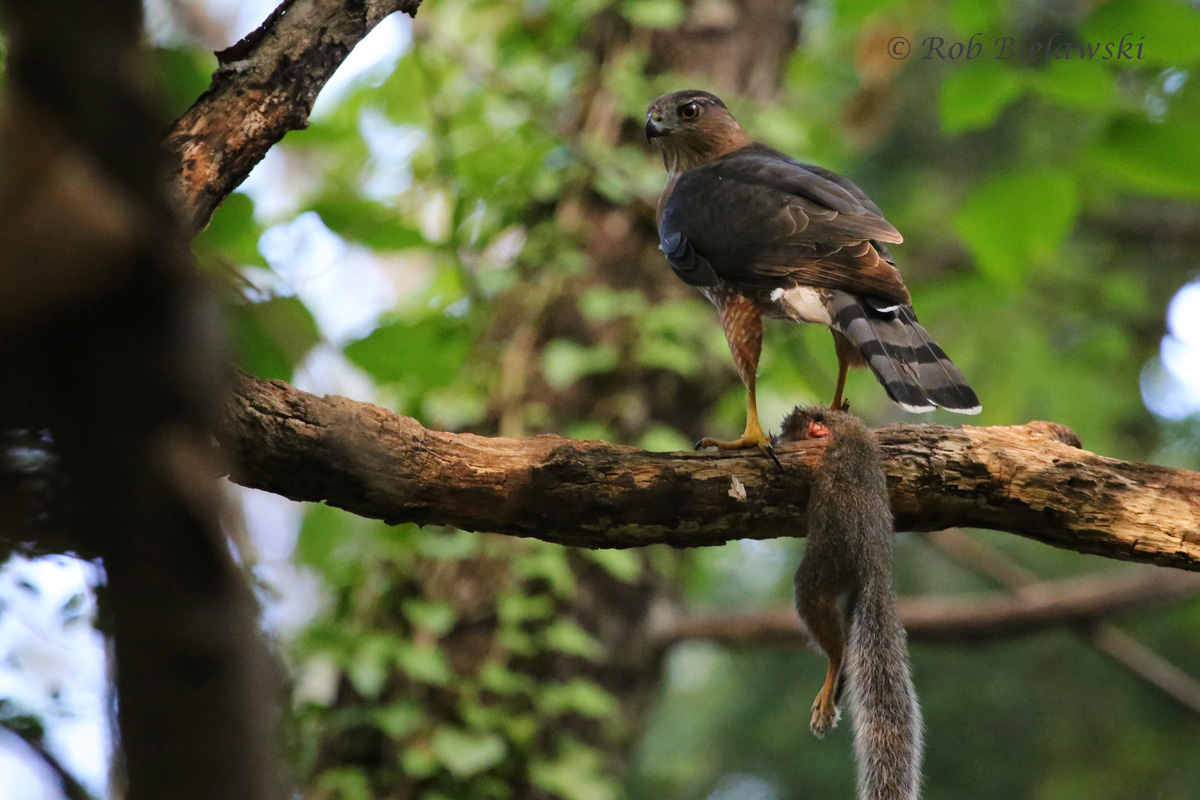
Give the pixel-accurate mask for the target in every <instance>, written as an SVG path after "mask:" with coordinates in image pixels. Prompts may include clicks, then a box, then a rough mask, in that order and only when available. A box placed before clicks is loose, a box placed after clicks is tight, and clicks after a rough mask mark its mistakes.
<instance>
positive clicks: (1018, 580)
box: [927, 528, 1200, 714]
mask: <svg viewBox="0 0 1200 800" xmlns="http://www.w3.org/2000/svg"><path fill="white" fill-rule="evenodd" d="M927 538H928V540H929V542H930V544H932V545H933V546H934V547H935V548H937V549H938V550H939V551H940V552H942V553H943V554H944V555H946V556H948V557H950V558H952V559H954V560H955V561H957V562H958V563H960V564H962V565H963V566H965V567H966V568H967V569H970V570H971V571H972V572H975V573H977V574H980V575H986V576H988V577H990V578H991V579H992V580H994V581H996V582H997V583H999V584H1001V585H1002V586H1006V587H1008V588H1009V589H1011V590H1012V591H1014V592H1017V593H1023V592H1025V591H1027V589H1028V588H1029V587H1031V586H1036V585H1037V582H1038V577H1037V575H1035V574H1034V573H1033V572H1030V571H1029V570H1027V569H1025V568H1024V567H1022V566H1020V565H1019V564H1016V563H1014V562H1013V561H1012V560H1010V559H1009V558H1008V556H1006V555H1005V554H1004V553H1001V552H1000V551H998V550H996V549H995V548H992V547H989V546H988V545H986V544H984V543H983V542H981V541H979V540H978V539H975V538H972V537H970V536H968V535H967V534H966V533H964V532H963V531H961V530H958V529H957V528H951V529H948V530H944V531H937V532H935V533H931V534H929V535H928V537H927ZM1162 588H1163V590H1164V591H1165V592H1167V593H1168V594H1171V595H1172V596H1173V587H1172V586H1171V585H1170V583H1169V582H1168V584H1166V585H1164V586H1163V587H1162ZM1196 589H1197V590H1198V591H1200V584H1197V587H1196ZM1075 631H1076V633H1077V635H1078V636H1079V637H1080V638H1081V639H1082V640H1083V641H1085V642H1087V643H1089V644H1090V645H1092V646H1093V647H1095V648H1096V649H1097V650H1098V651H1100V652H1101V653H1103V654H1104V655H1106V656H1108V657H1109V658H1111V659H1112V660H1113V661H1115V662H1117V663H1118V664H1120V665H1121V666H1122V667H1124V668H1125V669H1126V670H1128V671H1129V672H1130V674H1132V675H1133V676H1134V677H1136V678H1138V679H1139V680H1142V681H1145V682H1146V683H1148V684H1150V685H1151V686H1153V687H1154V688H1156V689H1158V690H1159V691H1160V692H1162V693H1163V694H1164V695H1165V696H1167V697H1168V698H1170V699H1171V700H1173V701H1174V702H1176V703H1178V704H1179V705H1181V706H1183V707H1184V708H1186V709H1187V710H1189V711H1191V712H1192V713H1193V714H1200V681H1197V680H1196V679H1194V678H1192V677H1191V676H1190V675H1188V674H1187V673H1186V672H1184V671H1183V670H1181V669H1180V668H1179V667H1177V666H1175V665H1174V664H1172V663H1171V662H1170V661H1169V660H1167V659H1166V658H1163V657H1162V656H1161V655H1159V654H1158V653H1156V652H1154V651H1153V650H1152V649H1150V648H1149V647H1147V646H1146V645H1144V644H1142V643H1141V642H1139V641H1138V640H1137V639H1135V638H1133V637H1132V636H1130V635H1129V634H1128V633H1126V632H1125V631H1123V630H1121V629H1120V628H1118V627H1117V626H1116V625H1113V624H1112V623H1111V622H1106V621H1103V620H1101V621H1093V622H1092V623H1091V624H1087V625H1077V626H1076V628H1075Z"/></svg>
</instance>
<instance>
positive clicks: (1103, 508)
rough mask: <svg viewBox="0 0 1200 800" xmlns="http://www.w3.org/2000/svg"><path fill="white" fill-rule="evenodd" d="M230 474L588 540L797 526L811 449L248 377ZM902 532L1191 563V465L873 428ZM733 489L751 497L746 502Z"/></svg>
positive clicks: (292, 492)
mask: <svg viewBox="0 0 1200 800" xmlns="http://www.w3.org/2000/svg"><path fill="white" fill-rule="evenodd" d="M224 435H225V437H226V447H228V448H229V449H230V450H231V451H232V452H231V460H232V461H233V462H234V463H236V464H237V465H238V466H237V469H236V472H235V474H234V476H233V477H234V479H235V480H237V481H238V482H239V483H242V484H243V485H246V486H250V487H254V488H259V489H266V490H268V491H272V492H276V493H278V494H282V495H284V496H286V497H290V498H292V499H293V500H309V501H325V502H327V503H329V504H330V505H334V506H338V507H339V508H344V509H346V510H348V511H351V512H353V513H355V514H359V515H361V516H366V517H374V518H378V519H383V520H386V521H388V522H392V523H400V522H417V523H422V524H438V525H453V526H456V527H459V528H465V529H468V530H485V531H493V532H497V533H507V534H512V535H517V536H529V537H534V538H538V539H544V540H547V541H554V542H560V543H562V544H570V545H581V546H586V547H633V546H638V545H646V544H653V543H667V544H671V545H675V546H679V547H690V546H696V545H710V544H719V543H722V542H726V541H729V540H731V539H740V538H747V537H750V538H760V539H761V538H771V537H776V536H802V535H804V532H805V505H806V504H807V501H808V485H809V480H810V479H811V475H812V468H813V466H814V465H815V463H816V462H817V459H818V458H819V454H820V452H821V447H822V445H821V444H819V443H805V444H797V445H787V446H785V447H782V448H780V459H781V460H782V462H783V465H784V467H785V469H786V474H784V475H779V474H778V472H777V471H776V470H775V469H774V466H773V465H772V464H771V463H770V462H769V461H768V460H766V459H764V458H762V456H760V455H759V454H758V453H757V452H751V453H740V454H723V455H715V454H703V453H648V452H645V451H642V450H637V449H635V448H631V447H621V446H617V445H611V444H605V443H602V442H584V441H574V440H570V439H563V438H560V437H558V436H538V437H535V438H529V439H509V438H485V437H481V436H474V435H471V434H451V433H441V432H437V431H430V430H426V429H425V428H423V427H421V425H420V424H418V423H417V422H416V421H415V420H412V419H409V418H407V417H402V416H399V415H397V414H393V413H391V412H389V411H387V410H385V409H382V408H379V407H377V406H373V405H370V404H367V403H356V402H354V401H352V400H347V399H345V398H341V397H325V398H321V397H316V396H315V395H311V394H308V393H306V392H301V391H299V390H297V389H295V388H293V387H291V386H289V385H287V384H285V383H282V382H279V381H262V380H258V379H254V378H249V377H245V378H243V379H242V380H241V381H240V383H239V385H238V391H237V393H236V394H235V396H234V397H233V398H232V399H231V400H230V403H229V405H228V407H227V411H226V418H225V423H224ZM878 435H879V441H880V444H881V446H882V448H883V452H884V459H885V462H886V463H885V468H886V470H887V473H888V483H889V488H890V490H891V495H892V504H893V507H894V509H895V512H896V523H897V527H898V528H899V529H901V530H936V529H939V528H945V527H948V526H951V525H959V526H965V527H981V528H992V529H996V530H1004V531H1010V532H1012V533H1017V534H1020V535H1022V536H1027V537H1029V538H1031V539H1037V540H1039V541H1042V542H1046V543H1047V544H1052V545H1054V546H1056V547H1063V548H1066V549H1070V550H1078V551H1080V552H1086V553H1096V554H1099V555H1104V556H1108V557H1111V558H1118V559H1122V560H1127V561H1145V562H1150V563H1155V564H1161V565H1169V566H1176V567H1182V568H1186V569H1200V474H1196V473H1192V472H1187V471H1184V470H1175V469H1168V468H1166V467H1159V466H1153V465H1149V464H1137V463H1129V462H1123V461H1118V460H1116V459H1111V458H1105V457H1103V456H1098V455H1095V454H1094V453H1089V452H1087V451H1085V450H1081V449H1079V448H1078V447H1076V446H1073V444H1071V443H1068V442H1075V441H1077V440H1075V439H1074V434H1072V433H1071V432H1070V431H1069V430H1067V429H1065V428H1062V427H1061V426H1055V425H1051V424H1049V423H1036V422H1035V423H1030V424H1029V425H1021V426H1015V427H993V428H976V427H969V426H964V427H946V426H936V425H893V426H889V427H887V428H883V429H881V430H879V431H878ZM739 484H740V486H741V487H744V491H745V495H744V499H739V498H740V496H741V492H740V491H738V490H737V486H738V485H739Z"/></svg>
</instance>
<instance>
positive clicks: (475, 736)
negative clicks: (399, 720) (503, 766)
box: [432, 726, 508, 778]
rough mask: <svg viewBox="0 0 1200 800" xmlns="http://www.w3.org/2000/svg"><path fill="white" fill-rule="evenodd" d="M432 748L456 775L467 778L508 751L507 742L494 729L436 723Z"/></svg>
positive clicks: (495, 762) (490, 764) (484, 768)
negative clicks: (483, 730) (479, 730)
mask: <svg viewBox="0 0 1200 800" xmlns="http://www.w3.org/2000/svg"><path fill="white" fill-rule="evenodd" d="M432 744H433V752H434V754H436V755H437V758H438V760H439V761H440V762H441V763H442V765H443V766H445V767H446V769H447V770H449V771H450V773H451V774H452V775H454V776H455V777H457V778H469V777H471V776H472V775H477V774H479V773H480V772H483V771H484V770H486V769H488V768H489V767H494V766H495V765H497V764H499V763H500V762H501V761H503V760H504V757H505V756H506V755H507V754H508V746H507V745H506V744H505V743H504V740H503V739H501V738H500V737H499V736H497V735H496V734H494V733H471V732H468V731H464V730H460V729H458V728H451V727H449V726H442V727H439V728H438V729H437V730H436V731H434V733H433V740H432Z"/></svg>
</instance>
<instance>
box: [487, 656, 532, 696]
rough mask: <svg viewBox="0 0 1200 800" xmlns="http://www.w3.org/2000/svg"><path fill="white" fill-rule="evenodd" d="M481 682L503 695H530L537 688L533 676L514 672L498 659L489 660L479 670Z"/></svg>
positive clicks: (492, 690)
mask: <svg viewBox="0 0 1200 800" xmlns="http://www.w3.org/2000/svg"><path fill="white" fill-rule="evenodd" d="M479 683H480V685H481V686H483V687H484V688H485V689H487V690H488V691H491V692H495V693H496V694H501V695H529V694H532V693H533V692H534V690H535V689H536V688H537V684H536V682H535V681H534V679H533V677H532V676H530V675H526V674H525V673H522V672H514V671H513V670H511V669H509V668H508V667H506V666H504V665H503V664H501V663H499V662H497V661H487V662H485V663H484V665H483V667H482V668H481V669H480V670H479Z"/></svg>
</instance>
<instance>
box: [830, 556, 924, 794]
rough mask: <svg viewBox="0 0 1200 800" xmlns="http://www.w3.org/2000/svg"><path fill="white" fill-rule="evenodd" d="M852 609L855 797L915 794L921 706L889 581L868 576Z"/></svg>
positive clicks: (849, 663) (850, 675) (849, 665)
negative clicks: (918, 701) (856, 774)
mask: <svg viewBox="0 0 1200 800" xmlns="http://www.w3.org/2000/svg"><path fill="white" fill-rule="evenodd" d="M854 611H855V613H854V615H853V618H852V621H851V623H850V637H849V639H850V640H849V642H848V644H849V648H848V650H849V652H848V653H847V660H846V673H847V677H848V679H849V687H848V689H849V692H850V712H851V717H852V722H853V725H854V754H855V757H856V758H857V760H858V797H859V800H916V799H917V797H918V795H919V794H920V790H921V752H922V731H921V709H920V706H919V705H918V704H917V693H916V689H915V688H914V687H913V682H912V671H911V668H910V667H909V664H908V647H907V643H906V636H905V633H904V626H903V625H902V624H901V622H900V617H899V615H898V614H897V613H896V595H895V591H894V590H893V589H892V585H891V581H890V580H888V578H887V577H886V576H871V578H869V579H868V581H867V583H866V585H864V586H863V587H862V590H861V594H860V595H859V597H858V601H857V603H856V606H855V609H854Z"/></svg>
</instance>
